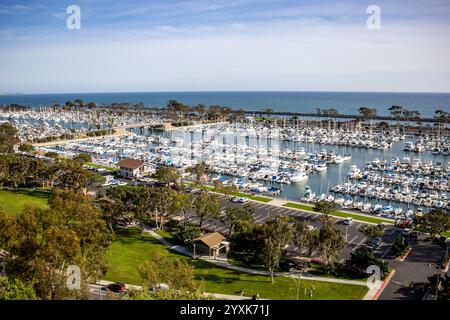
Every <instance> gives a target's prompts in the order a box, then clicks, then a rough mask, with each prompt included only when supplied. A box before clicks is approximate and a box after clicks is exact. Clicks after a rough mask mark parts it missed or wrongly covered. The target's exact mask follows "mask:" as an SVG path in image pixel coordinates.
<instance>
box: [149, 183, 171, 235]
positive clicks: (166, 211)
mask: <svg viewBox="0 0 450 320" xmlns="http://www.w3.org/2000/svg"><path fill="white" fill-rule="evenodd" d="M173 205H174V191H173V190H172V189H170V188H168V187H164V188H152V193H151V199H150V203H149V208H150V210H151V211H152V212H153V214H154V216H155V223H156V228H157V229H163V228H164V220H165V219H166V218H167V217H168V216H169V215H170V214H171V213H172V211H171V209H172V208H173ZM158 218H159V224H158Z"/></svg>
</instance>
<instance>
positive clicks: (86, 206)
mask: <svg viewBox="0 0 450 320" xmlns="http://www.w3.org/2000/svg"><path fill="white" fill-rule="evenodd" d="M0 224H1V225H2V232H1V233H0V247H1V248H3V249H4V250H5V251H7V252H8V253H9V254H8V255H7V256H6V258H5V260H4V268H5V272H6V274H7V275H8V277H9V278H11V279H19V280H20V281H22V282H23V283H25V284H30V283H33V284H34V285H33V286H34V289H35V291H36V294H37V296H38V297H39V298H41V299H73V298H87V296H88V283H89V282H92V281H96V280H98V279H99V278H100V277H101V276H102V275H103V273H104V271H105V266H106V265H105V262H104V257H105V254H106V250H107V249H108V246H109V243H110V240H111V234H110V233H109V232H108V229H107V227H106V224H105V222H104V221H103V220H102V219H101V212H100V210H99V209H98V208H97V207H96V206H94V205H93V204H92V203H91V201H90V199H89V198H87V197H85V196H83V195H81V194H79V193H76V192H73V191H60V190H55V194H54V196H53V197H52V198H51V199H50V200H49V209H45V210H42V209H33V208H26V209H25V210H24V211H23V212H21V213H20V214H18V215H13V216H11V215H7V214H5V213H0ZM69 265H77V266H78V267H79V268H80V271H81V278H80V280H81V290H69V289H68V288H67V286H66V281H67V277H66V274H65V271H66V269H67V267H68V266H69Z"/></svg>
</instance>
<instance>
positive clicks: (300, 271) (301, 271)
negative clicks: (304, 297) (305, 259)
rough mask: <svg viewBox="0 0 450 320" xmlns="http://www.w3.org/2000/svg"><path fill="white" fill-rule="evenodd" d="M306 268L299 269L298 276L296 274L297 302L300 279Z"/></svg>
mask: <svg viewBox="0 0 450 320" xmlns="http://www.w3.org/2000/svg"><path fill="white" fill-rule="evenodd" d="M306 269H307V268H306V267H304V266H303V267H301V268H300V270H299V274H298V284H297V300H298V294H299V292H300V279H301V278H302V274H303V272H305V271H306ZM305 290H306V288H305Z"/></svg>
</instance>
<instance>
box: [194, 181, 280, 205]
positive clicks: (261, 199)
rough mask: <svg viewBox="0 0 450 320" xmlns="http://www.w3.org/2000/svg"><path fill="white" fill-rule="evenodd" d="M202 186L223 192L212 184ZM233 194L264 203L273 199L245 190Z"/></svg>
mask: <svg viewBox="0 0 450 320" xmlns="http://www.w3.org/2000/svg"><path fill="white" fill-rule="evenodd" d="M191 185H192V184H191ZM202 188H205V189H206V190H209V191H214V192H217V193H221V192H219V191H217V190H215V189H214V188H213V187H210V186H202ZM231 195H232V196H234V197H242V198H249V199H250V200H254V201H259V202H264V203H267V202H270V201H272V200H273V199H272V198H267V197H263V196H252V195H250V194H247V193H243V192H233V193H232V194H231Z"/></svg>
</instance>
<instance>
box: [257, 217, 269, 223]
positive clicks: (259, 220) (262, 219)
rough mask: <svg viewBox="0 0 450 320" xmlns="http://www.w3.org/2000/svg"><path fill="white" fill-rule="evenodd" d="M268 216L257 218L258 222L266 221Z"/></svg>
mask: <svg viewBox="0 0 450 320" xmlns="http://www.w3.org/2000/svg"><path fill="white" fill-rule="evenodd" d="M266 218H267V217H262V218H261V219H258V220H256V222H261V221H264V219H266Z"/></svg>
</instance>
